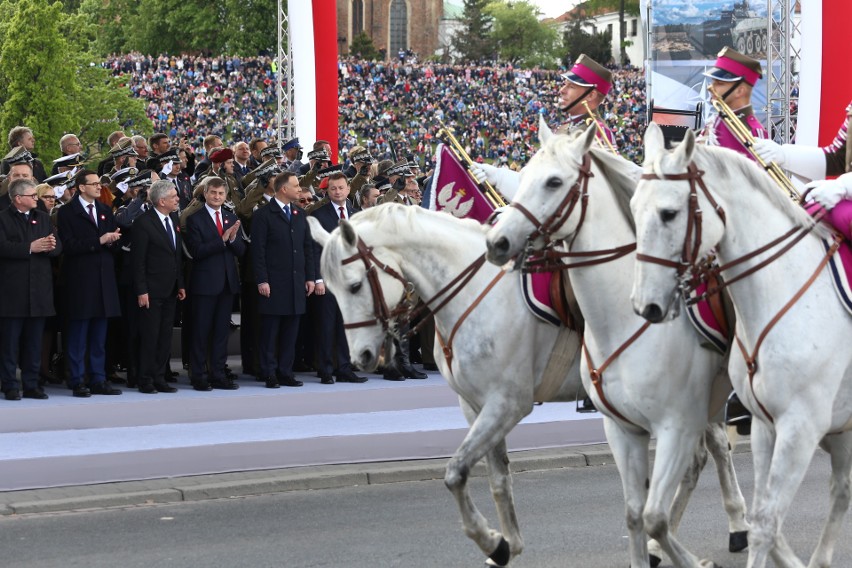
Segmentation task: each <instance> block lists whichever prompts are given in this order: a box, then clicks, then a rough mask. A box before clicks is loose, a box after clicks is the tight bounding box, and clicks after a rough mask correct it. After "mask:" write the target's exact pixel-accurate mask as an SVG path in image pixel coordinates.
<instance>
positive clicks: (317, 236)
mask: <svg viewBox="0 0 852 568" xmlns="http://www.w3.org/2000/svg"><path fill="white" fill-rule="evenodd" d="M308 225H309V226H310V227H311V236H312V237H313V238H314V240H315V241H316V242H318V243H319V245H320V246H321V247H324V246H325V245H326V243H328V240H329V239H330V238H331V233H329V232H328V231H326V230H325V227H323V226H322V225H321V224H320V222H319V221H317V218H316V217H313V216H311V215H308Z"/></svg>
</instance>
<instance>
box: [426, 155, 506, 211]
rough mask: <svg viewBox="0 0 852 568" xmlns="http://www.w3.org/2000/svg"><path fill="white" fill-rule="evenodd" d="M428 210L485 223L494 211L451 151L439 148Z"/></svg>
mask: <svg viewBox="0 0 852 568" xmlns="http://www.w3.org/2000/svg"><path fill="white" fill-rule="evenodd" d="M435 156H436V158H437V159H436V161H435V173H434V174H433V180H434V181H433V182H432V191H431V192H430V194H429V209H431V210H432V211H444V212H445V213H449V214H451V215H453V216H454V217H459V218H469V219H476V220H477V221H479V222H480V223H484V222H485V221H486V220H487V219H488V217H490V216H491V213H493V212H494V207H493V206H492V205H491V202H490V201H488V199H487V198H486V197H485V195H483V193H482V191H480V189H479V186H478V185H477V183H476V180H474V179H473V178H472V177H471V175H470V173H469V172H468V171H467V168H465V167H464V166H463V165H462V163H461V162H459V160H458V158H456V155H455V154H454V153H453V151H452V150H450V149H449V148H447V147H446V146H445V145H444V144H438V148H437V150H436V151H435Z"/></svg>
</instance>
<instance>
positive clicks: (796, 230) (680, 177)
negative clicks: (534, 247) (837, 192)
mask: <svg viewBox="0 0 852 568" xmlns="http://www.w3.org/2000/svg"><path fill="white" fill-rule="evenodd" d="M703 175H704V172H703V171H701V170H699V169H698V168H697V167H696V166H695V164H694V163H691V164H689V166H688V167H687V172H686V173H684V174H662V175H658V174H656V173H645V174H643V175H642V179H643V180H673V181H689V189H690V192H689V218H688V221H687V230H686V235H685V237H684V243H683V248H682V253H681V259H680V261H679V262H676V261H671V260H668V259H665V258H660V257H656V256H651V255H646V254H642V253H637V254H636V260H638V261H641V262H648V263H650V264H659V265H662V266H665V267H668V268H674V269H675V270H676V271H677V277H678V281H679V282H680V283H681V291H682V293H684V294H686V293H688V291H689V290H693V289H694V288H695V287H696V286H697V284H698V283H699V282H700V281H702V280H705V279H707V278H708V277H710V276H713V277H715V280H716V281H717V282H722V283H721V284H718V285H716V286H713V287H708V289H707V290H706V291H705V292H704V293H703V294H701V295H700V296H697V297H695V298H689V299H688V300H687V303H692V304H694V303H696V302H698V301H700V300H703V299H708V298H709V297H711V296H713V295H717V294H719V293H720V292H721V291H722V290H724V289H725V288H727V287H728V286H730V285H731V284H733V283H735V282H738V281H740V280H743V279H744V278H747V277H749V276H751V275H752V274H754V273H755V272H757V271H758V270H761V269H762V268H765V267H766V266H768V265H769V264H771V263H772V262H774V261H775V260H777V259H778V258H780V257H781V256H782V255H784V254H785V253H786V252H787V251H789V250H790V249H792V248H793V247H794V246H795V245H796V244H797V243H798V242H799V241H801V240H802V239H804V238H805V236H807V235H808V234H809V233H811V232H812V231H813V230H814V227H816V225H817V223H818V222H819V221H820V220H821V219H822V218H823V217H824V216H825V213H824V211H823V212H820V213H819V214H818V215H816V216H815V217H814V223H813V225H811V226H810V227H793V228H792V229H790V230H789V231H787V232H786V233H784V234H783V235H781V236H780V237H778V238H776V239H773V240H772V241H770V242H769V243H767V244H765V245H763V246H762V247H760V248H758V249H756V250H754V251H752V252H749V253H746V254H744V255H743V256H741V257H739V258H736V259H734V260H732V261H730V262H728V263H726V264H724V265H722V266H712V265H711V264H710V263H708V262H704V263H703V266H702V261H701V259H698V258H697V256H698V250H699V249H700V248H701V209H700V207H699V206H698V192H697V191H696V189H695V187H696V185H698V186H699V187H700V188H701V190H702V192H703V193H704V196H705V197H706V198H707V200H708V201H709V202H710V204H711V205H712V207H713V208H714V210H715V211H716V213H717V214H718V215H719V218H720V219H721V220H722V224H723V225H724V224H725V220H726V217H725V211H724V209H722V208H721V207H720V206H719V204H718V203H717V202H716V200H715V199H714V198H713V196H712V194H711V193H710V191H709V190H708V189H707V186H706V185H705V184H704V180H703V179H702V176H703ZM803 199H804V197H803ZM693 231H694V234H693ZM691 240H692V241H693V243H692V245H691V247H692V248H691V250H690V241H691ZM788 240H789V242H787V244H786V245H784V246H783V247H781V248H780V249H779V250H778V251H776V252H774V253H773V254H771V255H770V256H769V257H767V258H765V259H764V260H762V261H760V262H759V263H757V264H755V265H754V266H752V267H751V268H749V269H747V270H745V271H743V272H741V273H740V274H737V275H736V276H734V277H732V278H730V279H728V280H727V281H722V278H721V273H722V272H724V271H726V270H729V269H731V268H733V267H735V266H739V265H740V264H742V263H744V262H746V261H748V260H751V259H753V258H755V257H757V256H759V255H761V254H763V253H765V252H767V251H769V250H771V249H773V248H775V247H777V246H779V245H781V244H782V243H784V241H788ZM841 242H842V237H841V236H839V235H837V234H835V238H834V243H833V244H832V245H831V246H830V247H829V248H828V250H827V251H826V254H825V255H824V256H823V258H822V259H821V260H820V262H819V264H818V265H817V268H816V270H815V271H814V272H813V273H812V274H811V276H810V278H808V280H807V281H806V282H805V283H804V284H803V285H802V286H801V288H799V290H798V291H797V292H796V293H795V294H794V295H793V297H792V298H790V300H789V301H788V302H787V303H786V304H784V306H782V308H781V309H780V310H779V311H778V313H776V314H775V316H774V317H773V318H772V319H771V320H770V321H769V323H768V324H766V326H764V328H763V330H761V332H760V334H759V335H758V339H757V342H756V343H755V346H754V350H753V351H752V352H751V353H749V352H748V349H746V346H745V344H744V343H743V341H742V340H741V339H740V337H739V336H738V335H737V333H736V331H734V340H735V341H736V343H737V346H738V347H739V349H740V351H741V352H742V355H743V359H744V360H745V363H746V369H747V370H748V380H749V388H750V389H751V394H752V396H753V397H754V400H755V402H756V403H757V406H758V407H759V408H760V410H761V411H762V412H763V414H764V415H765V416H766V417H767V419H768V420H769V422H770V423H773V422H774V419H773V417H772V415H771V414H770V413H769V411H768V410H767V409H766V407H765V406H764V405H763V403H761V402H760V400H759V399H758V398H757V394H756V393H755V392H754V375H755V374H756V373H757V369H758V364H757V355H758V351H759V350H760V346H761V345H762V344H763V340H764V339H765V338H766V336H767V335H768V334H769V332H770V331H771V330H772V328H773V327H775V324H777V323H778V322H779V321H780V320H781V318H782V317H783V316H784V314H786V313H787V312H788V311H789V310H790V308H792V307H793V306H794V305H795V304H796V302H798V301H799V299H800V298H801V297H802V296H803V295H804V294H805V292H806V291H807V290H808V289H809V288H810V287H811V285H812V284H813V283H814V282H815V281H816V279H817V277H818V276H819V274H820V272H822V270H823V269H824V268H825V267H826V265H827V264H828V262H829V260H831V257H832V256H834V254H835V253H836V252H837V250H838V249H839V248H840V244H841ZM690 269H694V274H693V275H692V277H691V278H688V277H687V271H688V270H690ZM687 280H690V285H689V286H685V284H686V281H687Z"/></svg>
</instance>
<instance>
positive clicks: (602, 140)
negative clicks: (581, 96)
mask: <svg viewBox="0 0 852 568" xmlns="http://www.w3.org/2000/svg"><path fill="white" fill-rule="evenodd" d="M583 108H585V109H586V112H587V113H588V114H589V119H588V120H587V121H586V124H588V123H589V121H591V122H592V123H594V125H595V128H597V130H598V136H597V139H598V144H600V147H601V148H603V149H604V150H609V151H610V152H612V153H613V154H615V155H616V156H618V150H616V149H615V146H613V145H612V142H610V141H609V136H607V135H606V131H605V130H604V129H603V126H601V120H600V118H599V117H598V115H596V114H595V111H593V110H592V109H591V107H590V106H589V103H587V102H586V101H583Z"/></svg>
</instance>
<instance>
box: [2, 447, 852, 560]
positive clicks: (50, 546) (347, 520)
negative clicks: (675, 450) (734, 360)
mask: <svg viewBox="0 0 852 568" xmlns="http://www.w3.org/2000/svg"><path fill="white" fill-rule="evenodd" d="M735 463H736V467H737V471H738V473H739V475H740V479H741V482H742V485H743V491H744V492H745V493H746V497H747V499H749V500H750V496H751V493H752V483H751V480H752V468H751V454H738V455H736V456H735ZM711 473H712V468H710V469H708V470H707V471H706V472H705V475H704V477H703V478H702V480H701V484H700V486H699V488H698V490H697V492H696V495H695V498H694V500H693V503H692V505H691V507H690V508H689V510H688V511H687V514H686V518H685V519H684V525H683V526H682V529H681V535H682V537H683V540H684V543H685V544H686V545H687V546H689V547H690V548H691V549H692V550H694V551H696V552H697V553H699V554H700V555H702V556H709V557H710V558H712V559H713V560H714V561H716V562H717V563H719V564H720V565H722V566H725V567H726V568H731V567H741V566H745V563H746V557H745V556H744V555H742V554H737V555H734V554H730V553H728V552H727V535H726V531H727V528H726V524H725V519H724V514H723V512H722V509H721V504H720V498H719V491H718V482H717V481H716V480H715V476H713V475H710V474H711ZM827 481H828V459H827V457H826V455H825V454H823V453H822V452H820V453H818V454H817V456H816V458H815V459H814V463H813V464H812V466H811V470H810V472H809V474H808V476H807V478H806V480H805V482H804V484H803V486H802V489H801V490H800V493H799V496H798V498H797V500H796V506H795V510H794V511H793V513H792V516H791V518H790V519H788V522H787V524H786V526H785V532H786V534H787V535H788V537H789V540H790V542H791V544H792V546H793V547H794V548H795V549H796V550H797V551H798V553H799V554H800V555H802V556H805V555H807V554H809V553H810V550H811V548H812V547H813V546H814V544H815V542H816V539H817V534H818V532H819V527H820V526H821V524H822V520H823V516H824V512H825V511H826V508H827V489H828V483H827ZM473 486H474V492H475V498H476V499H477V502H478V503H480V504H483V505H484V507H483V509H484V511H485V512H486V515H488V517H489V519H492V520H493V519H494V518H495V516H494V513H493V507H491V506H490V498H489V493H488V490H487V484H486V481H485V480H484V479H474V480H473ZM515 488H516V493H515V499H516V502H517V504H518V509H519V517H520V521H521V526H522V529H523V531H524V535H525V538H526V545H527V548H526V551H525V552H524V554H523V555H522V556H521V557H520V558H518V560H517V561H516V562H515V563H514V564H513V566H516V567H518V568H524V567H526V568H550V567H559V568H565V567H583V568H612V567H614V566H625V565H626V564H627V561H628V560H627V556H626V553H625V551H626V537H625V534H626V532H625V523H624V518H623V507H622V501H621V484H620V482H619V478H618V472H617V471H616V469H615V467H614V466H611V465H604V466H596V467H582V468H566V469H554V470H546V471H536V472H527V473H521V474H519V475H516V477H515ZM844 535H846V536H847V538H845V539H843V542H841V543H840V545H839V547H838V550H837V554H836V556H835V563H834V565H835V566H852V539H849V538H848V529H847V530H845V531H844ZM0 549H2V550H3V553H2V560H0V565H2V566H9V567H27V568H47V567H62V568H71V567H77V566H79V567H86V568H99V567H109V568H116V567H121V568H133V567H145V568H156V567H180V568H184V567H193V568H194V567H204V568H217V567H222V568H238V567H253V568H254V567H257V568H261V567H272V566H281V567H286V568H309V567H310V568H313V567H342V566H345V567H347V568H367V567H369V568H377V567H382V568H384V567H396V566H400V567H402V566H405V567H410V566H417V567H432V566H434V567H441V568H444V567H481V566H482V565H483V560H484V559H483V557H482V556H481V555H480V554H479V552H478V550H477V549H476V547H475V545H474V544H473V543H472V542H471V541H469V540H468V539H467V538H466V537H465V536H464V534H463V533H462V531H461V523H460V519H459V515H458V512H457V510H456V507H455V503H454V501H453V500H452V498H451V496H450V494H449V492H448V491H447V490H446V489H445V488H444V485H443V483H442V482H441V481H421V482H405V483H389V484H380V485H369V486H356V487H349V488H340V489H324V490H317V491H293V492H289V493H279V494H274V495H264V496H255V497H241V498H234V499H218V500H209V501H198V502H187V503H179V504H171V505H149V506H136V507H130V508H121V509H106V510H92V511H83V512H72V513H42V514H32V515H19V516H10V517H0ZM663 565H664V566H669V565H670V564H668V563H666V562H664V564H663Z"/></svg>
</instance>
